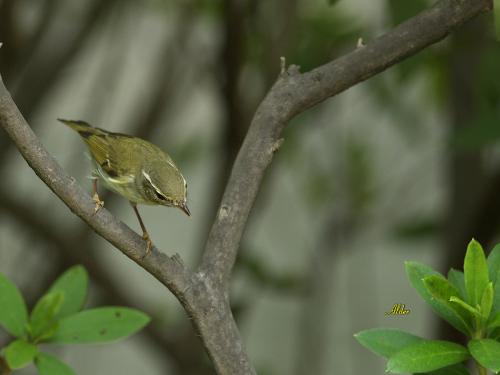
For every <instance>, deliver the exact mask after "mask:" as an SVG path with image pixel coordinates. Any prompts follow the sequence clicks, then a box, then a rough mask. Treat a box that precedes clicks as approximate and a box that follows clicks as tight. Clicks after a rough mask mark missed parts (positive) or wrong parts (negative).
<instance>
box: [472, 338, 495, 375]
mask: <svg viewBox="0 0 500 375" xmlns="http://www.w3.org/2000/svg"><path fill="white" fill-rule="evenodd" d="M468 347H469V350H470V353H471V355H472V356H473V357H474V359H475V360H476V361H477V362H479V364H480V365H481V366H484V367H486V368H488V369H490V370H492V371H494V372H499V371H500V343H499V342H498V341H495V340H491V339H481V340H471V341H469V344H468Z"/></svg>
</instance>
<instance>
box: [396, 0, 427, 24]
mask: <svg viewBox="0 0 500 375" xmlns="http://www.w3.org/2000/svg"><path fill="white" fill-rule="evenodd" d="M428 6H429V3H428V1H426V0H412V1H407V0H388V1H387V7H388V10H389V16H390V20H391V26H392V27H394V26H396V25H398V24H400V23H401V22H403V21H406V20H407V19H408V18H411V17H413V16H415V15H416V14H418V13H420V12H421V11H423V10H424V9H426V8H427V7H428Z"/></svg>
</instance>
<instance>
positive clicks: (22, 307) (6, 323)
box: [0, 274, 28, 337]
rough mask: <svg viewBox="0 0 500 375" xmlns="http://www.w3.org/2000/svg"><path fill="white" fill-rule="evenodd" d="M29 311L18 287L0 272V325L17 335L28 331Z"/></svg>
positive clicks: (20, 335) (19, 335)
mask: <svg viewBox="0 0 500 375" xmlns="http://www.w3.org/2000/svg"><path fill="white" fill-rule="evenodd" d="M27 321H28V311H27V309H26V304H25V303H24V299H23V296H22V295H21V293H20V292H19V290H18V289H17V287H16V286H15V285H14V284H13V283H12V282H11V281H10V280H9V279H7V278H6V277H5V276H3V275H2V274H0V325H2V326H3V327H4V328H5V330H6V331H7V332H9V333H10V334H11V335H13V336H15V337H22V336H23V335H24V334H25V333H26V323H27Z"/></svg>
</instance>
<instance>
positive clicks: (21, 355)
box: [5, 340, 38, 370]
mask: <svg viewBox="0 0 500 375" xmlns="http://www.w3.org/2000/svg"><path fill="white" fill-rule="evenodd" d="M37 351H38V349H37V347H36V345H33V344H31V343H29V342H26V341H24V340H16V341H13V342H11V343H10V344H9V346H7V348H5V360H6V361H7V364H8V365H9V367H10V368H11V369H12V370H16V369H19V368H22V367H24V366H27V365H28V364H29V363H30V362H31V361H33V358H35V355H36V353H37Z"/></svg>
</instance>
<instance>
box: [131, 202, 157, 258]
mask: <svg viewBox="0 0 500 375" xmlns="http://www.w3.org/2000/svg"><path fill="white" fill-rule="evenodd" d="M130 204H131V205H132V208H133V209H134V212H135V214H136V215H137V219H138V220H139V224H140V225H141V229H142V238H143V239H144V241H146V253H145V254H144V256H143V257H142V259H144V258H145V257H147V256H148V255H149V254H150V253H151V248H152V247H153V242H152V241H151V237H149V233H148V231H147V230H146V226H145V225H144V223H143V222H142V218H141V215H139V210H138V209H137V204H136V203H133V202H130Z"/></svg>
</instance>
